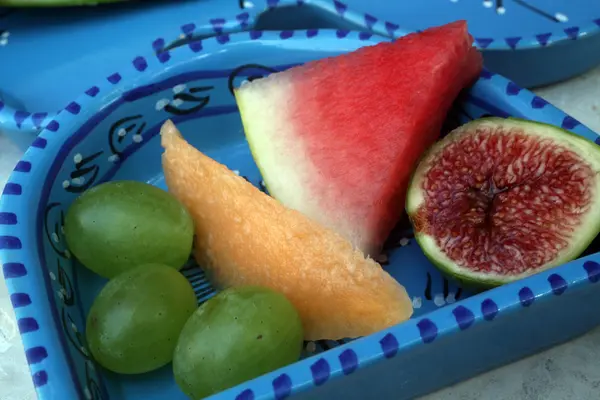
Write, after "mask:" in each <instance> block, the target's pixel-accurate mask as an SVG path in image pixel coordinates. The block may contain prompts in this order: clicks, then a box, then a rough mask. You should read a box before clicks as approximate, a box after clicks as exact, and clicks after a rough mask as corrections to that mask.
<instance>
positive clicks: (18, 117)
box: [14, 111, 31, 128]
mask: <svg viewBox="0 0 600 400" xmlns="http://www.w3.org/2000/svg"><path fill="white" fill-rule="evenodd" d="M30 115H31V114H30V113H28V112H25V111H16V112H15V115H14V119H15V124H16V125H17V126H18V127H19V128H20V127H21V125H22V124H23V122H25V120H26V119H27V117H29V116H30Z"/></svg>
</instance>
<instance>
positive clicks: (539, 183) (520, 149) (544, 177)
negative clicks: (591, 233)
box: [415, 127, 596, 275]
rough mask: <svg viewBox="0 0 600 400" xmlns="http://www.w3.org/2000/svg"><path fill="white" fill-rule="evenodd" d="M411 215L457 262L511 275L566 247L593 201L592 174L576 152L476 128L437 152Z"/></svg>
mask: <svg viewBox="0 0 600 400" xmlns="http://www.w3.org/2000/svg"><path fill="white" fill-rule="evenodd" d="M431 165H432V167H431V169H430V170H429V171H428V173H427V175H426V176H425V178H424V180H423V189H424V193H425V196H426V197H427V201H426V202H425V203H424V204H426V205H427V206H425V207H423V208H421V209H420V210H419V213H418V217H417V218H415V222H416V223H418V224H419V226H418V229H419V230H422V231H424V232H425V233H427V234H429V235H431V236H433V237H435V239H436V242H437V245H438V246H439V247H440V249H442V251H443V252H444V253H445V254H446V255H447V256H448V257H449V258H450V259H451V260H453V261H454V262H455V263H456V264H458V265H461V266H463V267H467V268H469V269H471V270H473V271H481V272H490V271H491V272H495V273H497V274H500V275H517V274H521V273H523V272H526V271H528V270H530V269H532V268H537V267H540V266H542V265H545V264H547V263H549V262H552V260H554V259H555V258H557V257H558V255H559V253H560V252H561V251H563V250H565V249H566V248H567V247H568V246H569V244H570V240H571V238H572V234H573V232H574V231H575V230H576V229H578V228H579V227H580V226H581V225H582V223H583V222H584V219H585V214H586V212H587V211H588V210H589V208H590V206H591V203H592V198H593V197H592V196H593V195H594V192H595V190H596V188H595V174H594V171H593V169H592V168H591V166H590V165H589V164H588V163H587V162H585V160H583V159H582V158H581V157H580V156H579V155H578V154H576V153H574V152H572V151H570V150H568V149H566V148H565V147H562V146H561V145H557V144H556V142H554V141H552V140H550V139H540V138H539V137H535V136H531V135H527V134H525V133H524V132H522V131H518V130H516V131H515V130H512V131H511V132H502V131H492V129H490V128H481V127H480V128H479V129H478V130H477V131H476V132H473V133H471V134H469V135H464V136H461V137H460V138H459V139H458V140H456V141H454V142H453V143H451V144H449V145H448V146H446V148H445V149H444V150H443V151H442V152H440V153H439V154H438V155H437V157H436V160H435V161H434V162H432V163H431Z"/></svg>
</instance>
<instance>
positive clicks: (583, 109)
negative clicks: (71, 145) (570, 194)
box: [0, 68, 600, 400]
mask: <svg viewBox="0 0 600 400" xmlns="http://www.w3.org/2000/svg"><path fill="white" fill-rule="evenodd" d="M535 92H536V93H537V94H538V95H540V96H542V97H544V98H545V99H546V100H548V101H550V102H551V103H553V104H554V105H555V106H557V107H559V108H562V109H563V110H564V111H566V112H567V113H568V114H570V115H571V116H573V117H574V118H576V119H578V120H579V121H581V122H582V123H584V124H585V125H587V126H588V127H590V128H591V129H593V130H595V131H596V132H600V68H597V69H595V70H594V71H591V72H590V73H587V74H585V75H583V76H580V77H578V78H575V79H572V80H570V81H567V82H564V83H561V84H557V85H553V86H549V87H546V88H542V89H538V90H536V91H535ZM19 156H20V153H19V151H18V150H17V149H16V148H14V146H12V145H11V144H10V143H9V142H8V141H7V139H6V138H5V137H3V136H2V135H1V134H0V187H3V186H4V183H5V182H6V179H7V178H8V174H9V173H10V171H11V170H12V168H13V166H14V165H15V163H16V162H17V160H18V158H19ZM0 275H1V274H0ZM598 360H600V328H598V329H596V330H594V331H592V332H590V333H588V334H587V335H585V336H583V337H581V338H578V339H576V340H573V341H571V342H569V343H566V344H563V345H561V346H557V347H554V348H552V349H550V350H547V351H545V352H543V353H540V354H537V355H535V356H532V357H529V358H526V359H524V360H521V361H519V362H516V363H514V364H510V365H507V366H505V367H502V368H499V369H496V370H494V371H491V372H488V373H485V374H483V375H480V376H477V377H475V378H472V379H470V380H468V381H465V382H462V383H460V384H457V385H454V386H452V387H448V388H445V389H443V390H441V391H439V392H437V393H434V394H431V395H429V396H426V397H425V398H423V399H422V400H479V399H494V400H570V399H573V400H588V399H590V400H591V399H598V398H600V395H599V393H600V362H598ZM35 398H36V396H35V392H34V390H33V385H32V383H31V379H30V375H29V369H28V367H27V363H26V362H25V355H24V351H23V346H22V344H21V341H20V338H19V333H18V330H17V327H16V323H15V316H14V313H13V311H12V308H11V305H10V300H9V298H8V293H7V290H6V286H5V284H4V280H3V278H0V400H31V399H35Z"/></svg>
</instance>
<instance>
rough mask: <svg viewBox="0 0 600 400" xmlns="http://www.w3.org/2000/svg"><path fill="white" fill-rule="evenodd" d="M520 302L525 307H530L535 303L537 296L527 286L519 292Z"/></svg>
mask: <svg viewBox="0 0 600 400" xmlns="http://www.w3.org/2000/svg"><path fill="white" fill-rule="evenodd" d="M519 301H520V302H521V305H522V306H523V307H529V306H530V305H532V304H533V302H534V301H535V296H534V295H533V292H532V291H531V289H529V288H528V287H527V286H525V287H524V288H522V289H521V290H519Z"/></svg>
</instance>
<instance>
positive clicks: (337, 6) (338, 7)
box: [333, 0, 348, 15]
mask: <svg viewBox="0 0 600 400" xmlns="http://www.w3.org/2000/svg"><path fill="white" fill-rule="evenodd" d="M333 6H334V7H335V11H336V12H337V13H338V14H340V15H344V13H345V12H346V10H347V9H348V7H347V6H346V5H345V4H344V3H342V2H341V1H338V0H334V1H333Z"/></svg>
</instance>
